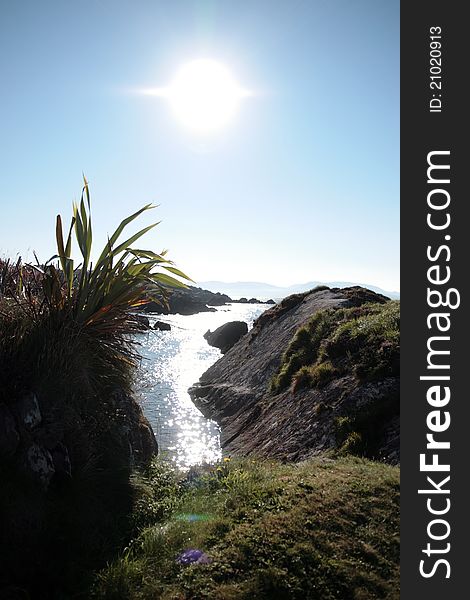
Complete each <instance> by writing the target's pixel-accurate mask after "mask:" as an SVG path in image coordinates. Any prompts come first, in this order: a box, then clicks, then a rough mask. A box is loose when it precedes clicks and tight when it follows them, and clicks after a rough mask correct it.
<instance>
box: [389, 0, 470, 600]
mask: <svg viewBox="0 0 470 600" xmlns="http://www.w3.org/2000/svg"><path fill="white" fill-rule="evenodd" d="M463 6H464V3H459V2H442V1H440V2H436V1H435V0H424V1H415V2H402V4H401V277H402V282H401V314H402V321H401V322H402V334H401V358H402V375H401V382H402V389H401V418H402V426H401V441H402V464H401V477H402V508H401V510H402V514H401V524H402V532H401V533H402V537H401V556H402V561H401V565H402V566H401V569H402V581H401V597H402V598H404V599H406V600H408V599H410V600H411V599H415V598H426V600H433V599H438V598H439V599H446V600H453V599H454V598H455V599H457V598H461V597H463V596H462V590H466V589H467V581H466V580H467V577H468V576H469V575H470V565H469V558H468V545H469V543H470V526H469V523H470V517H469V515H468V513H469V512H470V494H469V493H468V491H467V490H468V482H469V481H470V465H469V462H470V460H469V459H470V393H469V390H468V387H469V386H468V383H467V378H470V348H469V343H468V340H469V337H470V327H469V314H468V312H467V311H468V308H467V305H468V302H467V298H468V293H469V292H468V287H469V286H468V280H469V277H470V269H469V268H468V266H467V263H468V261H469V259H470V222H469V221H466V218H465V214H468V207H469V205H470V195H469V192H468V190H466V189H465V187H466V185H465V183H466V182H465V180H466V179H467V178H468V174H470V168H469V167H470V165H468V164H467V159H468V158H469V157H470V155H469V152H468V150H467V144H468V143H469V142H468V141H467V140H468V134H469V129H470V127H469V123H470V119H469V112H470V109H469V105H470V103H469V101H468V99H467V98H466V97H465V92H464V89H466V88H467V87H468V86H467V85H465V83H466V82H465V79H466V78H467V73H468V70H469V69H468V66H467V64H468V63H467V61H468V58H469V55H470V53H469V51H468V49H467V45H468V43H469V41H468V40H469V39H470V36H469V33H468V27H469V26H468V25H467V24H466V22H465V18H464V15H463ZM438 84H439V85H438ZM448 444H449V445H450V447H448ZM419 490H421V493H419ZM463 593H464V594H465V592H463Z"/></svg>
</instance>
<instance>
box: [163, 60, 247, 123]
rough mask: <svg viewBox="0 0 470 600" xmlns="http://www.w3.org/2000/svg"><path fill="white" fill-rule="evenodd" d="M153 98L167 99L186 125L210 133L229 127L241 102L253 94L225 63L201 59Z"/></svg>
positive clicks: (183, 68) (191, 64) (183, 69)
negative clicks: (242, 86)
mask: <svg viewBox="0 0 470 600" xmlns="http://www.w3.org/2000/svg"><path fill="white" fill-rule="evenodd" d="M153 95H158V96H161V97H164V98H166V99H167V100H168V103H169V105H170V108H171V111H172V112H173V114H174V115H175V117H176V118H177V120H178V121H179V122H180V123H182V124H183V125H184V126H186V127H187V128H189V129H190V130H192V131H194V132H198V133H209V132H212V131H216V130H218V129H221V128H222V127H224V126H225V125H227V124H228V123H229V121H230V120H231V119H232V118H233V117H234V115H235V114H236V112H237V110H238V108H239V105H240V102H241V100H242V99H243V98H244V97H246V96H249V95H250V93H249V92H248V91H246V90H243V89H242V88H241V87H240V85H239V84H238V83H237V82H236V80H235V79H234V77H233V76H232V74H231V73H230V71H229V69H228V68H227V67H225V66H224V65H223V64H221V63H219V62H216V61H214V60H207V59H200V60H193V61H191V62H189V63H187V64H185V65H184V66H182V67H181V68H180V69H179V71H178V72H177V73H176V75H175V77H174V79H173V80H172V81H171V83H170V85H169V86H168V87H166V88H163V89H160V90H154V91H153Z"/></svg>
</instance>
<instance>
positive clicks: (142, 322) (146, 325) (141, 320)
mask: <svg viewBox="0 0 470 600" xmlns="http://www.w3.org/2000/svg"><path fill="white" fill-rule="evenodd" d="M135 318H136V320H137V322H138V324H139V327H140V329H142V331H147V329H150V321H149V320H148V317H146V316H145V315H135Z"/></svg>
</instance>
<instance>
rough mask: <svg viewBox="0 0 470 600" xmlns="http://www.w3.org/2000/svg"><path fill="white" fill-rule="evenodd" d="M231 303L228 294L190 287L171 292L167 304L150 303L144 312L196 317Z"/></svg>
mask: <svg viewBox="0 0 470 600" xmlns="http://www.w3.org/2000/svg"><path fill="white" fill-rule="evenodd" d="M231 301H232V300H231V299H230V297H229V296H227V295H226V294H220V293H219V292H217V293H214V292H209V290H203V289H201V288H197V287H188V288H187V289H177V290H174V291H173V292H171V294H170V296H169V298H168V300H167V302H166V303H163V302H162V303H161V304H158V303H157V302H149V303H148V304H146V305H145V307H144V310H145V311H146V312H152V313H157V314H160V315H170V314H171V315H173V314H180V315H194V314H197V313H200V312H215V310H216V309H215V308H213V307H214V306H223V305H224V304H226V303H227V302H231Z"/></svg>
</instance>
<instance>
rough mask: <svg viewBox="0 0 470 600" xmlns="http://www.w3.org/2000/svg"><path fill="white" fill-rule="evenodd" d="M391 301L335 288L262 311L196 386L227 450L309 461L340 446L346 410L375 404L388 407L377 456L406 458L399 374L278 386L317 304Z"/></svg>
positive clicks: (193, 391) (198, 401)
mask: <svg viewBox="0 0 470 600" xmlns="http://www.w3.org/2000/svg"><path fill="white" fill-rule="evenodd" d="M387 301H388V299H387V298H385V297H384V296H382V295H380V294H375V293H374V292H371V291H369V290H365V289H363V288H358V287H356V288H345V289H339V288H334V289H328V288H327V289H320V290H313V291H310V292H305V293H301V294H295V295H292V296H289V297H287V298H285V299H284V300H282V301H281V302H279V303H278V304H276V305H274V306H272V308H270V309H269V310H267V311H265V312H264V313H263V314H262V315H260V317H258V319H257V320H256V321H255V323H254V325H253V328H252V329H251V331H250V332H249V333H248V334H247V335H244V336H243V337H242V338H241V339H240V340H239V341H238V343H237V344H236V345H235V346H234V347H233V348H232V349H231V351H230V352H228V353H227V354H225V356H223V357H222V358H221V359H220V360H219V361H217V362H216V363H215V364H214V365H213V366H212V367H211V368H210V369H208V370H207V371H206V372H205V373H204V374H203V375H202V376H201V378H200V380H199V382H198V383H197V384H195V385H194V386H193V387H192V388H190V390H189V393H190V395H191V398H192V400H193V402H194V403H195V405H196V406H197V407H198V408H199V409H200V410H201V412H202V413H203V414H204V416H206V417H207V418H210V419H213V420H215V421H217V423H218V424H219V425H220V427H221V445H222V448H223V450H224V452H227V453H229V454H233V455H250V454H253V455H257V456H265V457H269V458H275V459H280V460H294V461H299V460H304V459H307V458H309V457H311V456H313V455H315V454H318V453H320V452H323V451H326V450H328V449H333V448H337V447H338V446H337V425H336V424H337V422H338V419H339V418H340V417H344V416H348V415H351V414H355V411H361V410H363V408H364V407H366V410H365V412H366V414H367V412H368V411H369V412H371V414H374V410H375V409H374V407H375V408H377V409H378V411H379V413H380V414H383V418H382V422H381V424H380V427H382V426H383V427H382V429H381V430H380V431H381V433H380V432H379V434H380V436H381V438H380V440H379V444H378V454H377V455H376V457H377V458H379V459H380V460H384V461H387V462H390V463H396V462H398V460H399V434H398V429H397V425H396V422H397V419H396V416H397V411H398V408H399V387H400V380H399V376H390V377H385V378H383V379H381V380H379V381H371V382H368V381H358V379H357V377H355V375H354V373H352V372H347V373H339V374H338V375H336V376H334V377H333V378H332V380H330V381H329V382H328V383H327V384H326V385H324V386H323V387H321V388H320V387H307V388H299V389H298V390H297V391H296V390H294V389H293V388H291V387H288V388H287V389H283V390H282V391H280V392H277V393H275V392H272V391H271V388H270V384H271V381H272V379H273V377H274V375H276V374H277V373H278V370H279V367H280V365H281V361H282V356H283V353H284V352H285V350H286V349H287V347H288V345H289V343H290V341H291V340H292V338H293V336H294V335H295V333H296V332H297V330H298V329H299V328H300V327H301V326H302V325H304V324H305V323H306V322H307V321H309V320H310V319H311V317H312V316H313V315H314V314H315V313H316V312H317V311H320V310H323V309H337V308H341V307H346V308H348V307H352V306H361V305H362V304H364V303H367V302H378V303H385V302H387ZM214 333H216V332H214ZM209 335H214V334H209ZM208 337H209V336H208Z"/></svg>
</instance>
